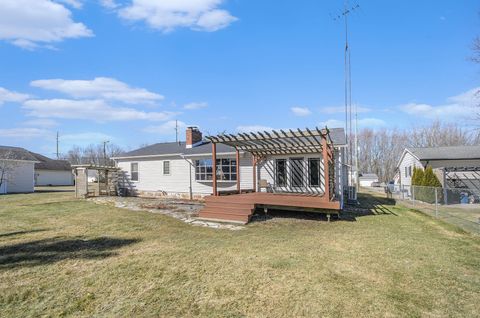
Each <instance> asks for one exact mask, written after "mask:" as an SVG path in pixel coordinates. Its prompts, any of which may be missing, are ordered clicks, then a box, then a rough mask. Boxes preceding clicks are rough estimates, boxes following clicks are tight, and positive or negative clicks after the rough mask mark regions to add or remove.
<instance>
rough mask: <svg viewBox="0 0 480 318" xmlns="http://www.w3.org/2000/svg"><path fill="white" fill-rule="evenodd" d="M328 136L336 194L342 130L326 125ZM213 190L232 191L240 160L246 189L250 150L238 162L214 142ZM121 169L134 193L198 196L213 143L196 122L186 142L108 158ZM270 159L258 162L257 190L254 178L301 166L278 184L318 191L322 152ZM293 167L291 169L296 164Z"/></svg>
mask: <svg viewBox="0 0 480 318" xmlns="http://www.w3.org/2000/svg"><path fill="white" fill-rule="evenodd" d="M330 136H331V139H332V141H333V144H334V146H335V164H336V169H335V173H336V175H335V180H336V181H337V182H336V185H337V191H336V193H337V195H338V197H341V196H340V194H341V193H342V190H341V189H342V187H343V181H344V180H346V178H345V173H346V169H345V165H343V164H342V154H343V151H344V150H343V149H344V147H345V145H346V142H345V133H344V130H343V129H341V128H339V129H331V130H330ZM216 152H217V171H218V173H217V175H218V177H217V178H218V182H217V186H218V191H220V192H221V191H235V190H236V189H237V182H236V180H237V175H236V165H237V164H240V188H241V189H242V190H251V189H252V188H253V187H254V185H253V180H254V177H253V172H254V170H253V164H252V155H251V154H250V153H248V152H243V151H240V162H239V163H237V160H236V150H235V148H233V147H230V146H227V145H224V144H217V146H216ZM113 159H114V160H115V162H116V164H117V166H118V167H120V168H121V169H122V171H123V172H124V173H125V177H126V178H127V179H128V180H127V181H128V183H129V184H130V185H132V187H133V188H134V189H135V191H136V192H137V193H138V194H163V195H174V196H184V197H200V196H205V195H210V194H212V191H213V184H212V183H213V178H212V173H213V167H212V166H213V165H212V144H211V143H210V142H209V141H205V140H203V137H202V133H201V132H200V131H199V130H198V128H196V127H188V128H187V131H186V142H178V143H177V142H167V143H158V144H154V145H151V146H147V147H144V148H140V149H137V150H134V151H130V152H128V153H125V154H123V155H122V156H119V157H116V158H113ZM272 162H273V164H266V163H263V164H259V165H258V173H257V176H258V177H257V178H256V180H257V185H256V186H257V189H256V190H259V189H258V184H259V181H265V182H266V183H268V184H271V185H274V186H275V183H276V181H275V180H280V179H282V176H281V175H282V174H283V175H286V171H287V170H289V169H293V168H292V167H294V166H299V165H300V166H301V167H302V168H301V170H302V172H301V173H300V174H296V177H295V178H288V180H283V181H282V185H281V188H282V189H283V190H291V191H292V192H300V188H301V187H302V185H306V184H312V182H313V183H315V185H313V186H312V187H310V188H316V189H317V191H320V189H321V187H322V186H323V185H322V180H321V177H320V176H319V175H318V173H319V171H320V165H321V162H322V160H321V155H320V153H319V154H309V155H301V154H300V155H298V154H297V155H289V156H287V155H285V156H276V157H275V161H272ZM295 169H296V168H295Z"/></svg>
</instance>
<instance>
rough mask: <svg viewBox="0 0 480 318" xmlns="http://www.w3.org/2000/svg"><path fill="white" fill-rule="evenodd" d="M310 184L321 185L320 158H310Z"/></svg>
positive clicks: (313, 185)
mask: <svg viewBox="0 0 480 318" xmlns="http://www.w3.org/2000/svg"><path fill="white" fill-rule="evenodd" d="M308 185H309V186H312V187H319V186H320V158H309V159H308Z"/></svg>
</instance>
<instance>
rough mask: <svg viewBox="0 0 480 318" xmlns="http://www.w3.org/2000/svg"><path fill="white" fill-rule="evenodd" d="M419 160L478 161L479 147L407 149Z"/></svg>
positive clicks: (479, 157)
mask: <svg viewBox="0 0 480 318" xmlns="http://www.w3.org/2000/svg"><path fill="white" fill-rule="evenodd" d="M407 149H408V150H409V151H410V152H411V153H413V154H414V155H415V156H416V157H417V158H418V159H419V160H460V159H480V146H452V147H425V148H407Z"/></svg>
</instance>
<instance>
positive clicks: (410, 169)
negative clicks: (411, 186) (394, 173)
mask: <svg viewBox="0 0 480 318" xmlns="http://www.w3.org/2000/svg"><path fill="white" fill-rule="evenodd" d="M408 175H409V176H410V177H411V176H412V166H410V167H408Z"/></svg>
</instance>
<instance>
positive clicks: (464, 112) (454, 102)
mask: <svg viewBox="0 0 480 318" xmlns="http://www.w3.org/2000/svg"><path fill="white" fill-rule="evenodd" d="M479 91H480V87H478V88H474V89H471V90H469V91H466V92H464V93H462V94H459V95H456V96H452V97H449V98H447V101H446V103H445V104H443V105H430V104H422V103H408V104H405V105H401V106H400V109H401V110H402V111H403V112H405V113H407V114H409V115H413V116H421V117H424V118H430V119H442V118H443V119H454V118H461V117H468V116H471V114H473V113H475V106H477V105H478V104H480V94H479Z"/></svg>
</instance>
